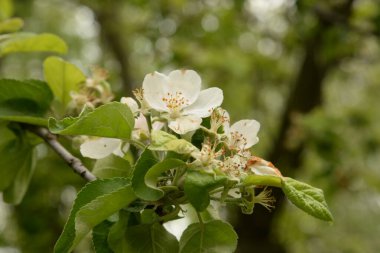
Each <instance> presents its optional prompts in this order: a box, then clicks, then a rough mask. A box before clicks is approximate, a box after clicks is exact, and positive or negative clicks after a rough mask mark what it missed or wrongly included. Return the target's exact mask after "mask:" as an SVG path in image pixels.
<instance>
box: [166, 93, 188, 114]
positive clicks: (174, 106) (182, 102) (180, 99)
mask: <svg viewBox="0 0 380 253" xmlns="http://www.w3.org/2000/svg"><path fill="white" fill-rule="evenodd" d="M162 101H163V102H164V103H165V104H166V107H167V108H168V109H169V110H170V111H172V112H178V111H180V110H181V109H182V108H183V107H185V106H187V105H189V104H190V102H189V100H188V99H186V98H185V97H184V96H183V93H182V92H181V91H177V92H176V93H170V92H168V93H167V94H166V96H165V97H163V98H162Z"/></svg>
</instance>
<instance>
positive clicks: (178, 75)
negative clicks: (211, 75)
mask: <svg viewBox="0 0 380 253" xmlns="http://www.w3.org/2000/svg"><path fill="white" fill-rule="evenodd" d="M168 77H169V79H170V81H169V92H171V93H172V94H173V95H176V93H177V92H179V93H180V94H181V95H182V96H183V98H185V100H186V102H187V104H192V103H194V101H195V100H196V99H197V97H198V95H199V92H200V90H201V82H202V81H201V77H200V76H199V75H198V74H197V72H195V71H194V70H174V71H172V72H170V73H169V76H168Z"/></svg>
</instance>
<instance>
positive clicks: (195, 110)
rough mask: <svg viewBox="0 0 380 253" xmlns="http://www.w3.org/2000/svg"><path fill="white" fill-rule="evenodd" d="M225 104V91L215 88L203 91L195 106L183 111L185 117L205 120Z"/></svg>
mask: <svg viewBox="0 0 380 253" xmlns="http://www.w3.org/2000/svg"><path fill="white" fill-rule="evenodd" d="M222 102H223V91H222V90H221V89H219V88H216V87H213V88H209V89H206V90H202V91H201V92H200V93H199V96H198V99H197V100H196V101H195V102H194V104H192V105H190V106H188V107H186V108H184V109H183V114H184V115H197V116H198V117H201V118H205V117H208V116H210V115H211V112H212V110H213V109H215V108H216V107H218V106H220V105H221V104H222Z"/></svg>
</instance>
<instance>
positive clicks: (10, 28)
mask: <svg viewBox="0 0 380 253" xmlns="http://www.w3.org/2000/svg"><path fill="white" fill-rule="evenodd" d="M23 26H24V21H23V20H22V19H21V18H10V19H6V20H4V21H2V22H0V33H11V32H17V31H18V30H20V29H21V28H22V27H23Z"/></svg>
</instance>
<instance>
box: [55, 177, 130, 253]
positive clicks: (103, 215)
mask: <svg viewBox="0 0 380 253" xmlns="http://www.w3.org/2000/svg"><path fill="white" fill-rule="evenodd" d="M135 199H136V197H135V195H134V193H133V191H132V188H131V187H130V185H129V180H127V179H124V178H112V179H104V180H95V181H93V182H90V183H88V184H87V185H86V186H85V187H84V188H83V189H82V190H81V191H80V192H79V193H78V196H77V198H76V200H75V202H74V206H73V209H72V210H71V213H70V216H69V219H68V221H67V223H66V225H65V228H64V230H63V232H62V234H61V236H60V237H59V239H58V241H57V243H56V245H55V248H54V252H57V253H60V252H71V251H72V250H73V248H74V247H75V246H76V245H77V244H78V243H79V242H80V241H81V239H82V238H83V237H84V236H85V235H86V234H88V233H89V232H90V230H91V229H92V228H93V227H95V226H96V225H98V224H99V223H100V222H102V221H103V220H105V219H107V218H108V217H109V216H110V215H112V214H113V213H115V212H117V211H118V210H120V209H121V208H123V207H125V206H127V205H129V204H130V203H131V202H132V201H134V200H135Z"/></svg>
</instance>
